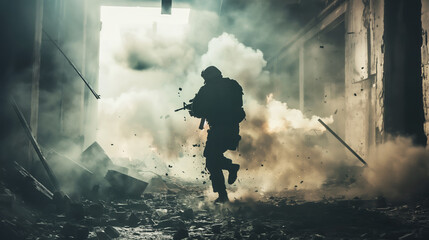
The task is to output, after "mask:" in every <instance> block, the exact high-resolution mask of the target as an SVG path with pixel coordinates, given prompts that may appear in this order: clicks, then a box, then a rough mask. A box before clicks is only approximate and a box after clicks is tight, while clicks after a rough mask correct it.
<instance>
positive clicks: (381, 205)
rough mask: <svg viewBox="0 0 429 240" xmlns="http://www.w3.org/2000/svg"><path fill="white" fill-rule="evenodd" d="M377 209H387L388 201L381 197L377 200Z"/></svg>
mask: <svg viewBox="0 0 429 240" xmlns="http://www.w3.org/2000/svg"><path fill="white" fill-rule="evenodd" d="M375 207H376V208H385V207H387V202H386V199H385V198H384V197H383V196H379V197H377V198H376V199H375Z"/></svg>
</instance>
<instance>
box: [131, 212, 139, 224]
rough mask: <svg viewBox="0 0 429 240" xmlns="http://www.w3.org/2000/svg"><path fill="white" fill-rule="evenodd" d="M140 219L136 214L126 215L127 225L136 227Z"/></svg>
mask: <svg viewBox="0 0 429 240" xmlns="http://www.w3.org/2000/svg"><path fill="white" fill-rule="evenodd" d="M139 222H140V219H139V218H138V217H137V216H136V214H134V213H131V214H130V216H129V217H128V225H129V226H131V227H136V226H138V225H139Z"/></svg>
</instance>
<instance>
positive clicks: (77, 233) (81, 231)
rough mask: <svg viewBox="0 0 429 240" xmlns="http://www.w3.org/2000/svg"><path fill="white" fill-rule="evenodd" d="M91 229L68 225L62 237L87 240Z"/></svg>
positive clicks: (62, 230) (64, 227) (62, 232)
mask: <svg viewBox="0 0 429 240" xmlns="http://www.w3.org/2000/svg"><path fill="white" fill-rule="evenodd" d="M88 234H89V229H88V228H87V227H85V226H83V225H79V224H72V223H66V224H65V225H64V226H63V228H62V229H61V235H63V236H64V237H66V238H69V237H73V238H74V239H87V238H88Z"/></svg>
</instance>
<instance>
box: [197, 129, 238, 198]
mask: <svg viewBox="0 0 429 240" xmlns="http://www.w3.org/2000/svg"><path fill="white" fill-rule="evenodd" d="M238 133H239V125H238V124H234V125H230V126H214V127H212V126H211V127H210V130H208V135H207V142H206V147H205V149H204V157H205V158H206V167H207V170H208V171H209V173H210V180H211V181H212V186H213V191H214V192H219V193H222V192H225V189H226V186H225V177H224V175H223V172H222V170H230V169H231V167H232V160H231V159H229V158H226V157H225V156H224V155H223V154H224V153H225V152H226V151H227V150H235V149H237V146H238V142H239V141H240V139H241V137H240V135H238Z"/></svg>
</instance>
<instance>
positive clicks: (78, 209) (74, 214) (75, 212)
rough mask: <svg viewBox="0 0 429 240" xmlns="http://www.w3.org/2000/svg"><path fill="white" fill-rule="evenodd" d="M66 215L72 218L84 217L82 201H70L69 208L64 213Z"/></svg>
mask: <svg viewBox="0 0 429 240" xmlns="http://www.w3.org/2000/svg"><path fill="white" fill-rule="evenodd" d="M66 215H67V217H69V218H73V219H77V220H80V219H83V218H84V217H85V210H84V208H83V205H82V203H71V204H70V209H69V210H68V212H67V213H66Z"/></svg>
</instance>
